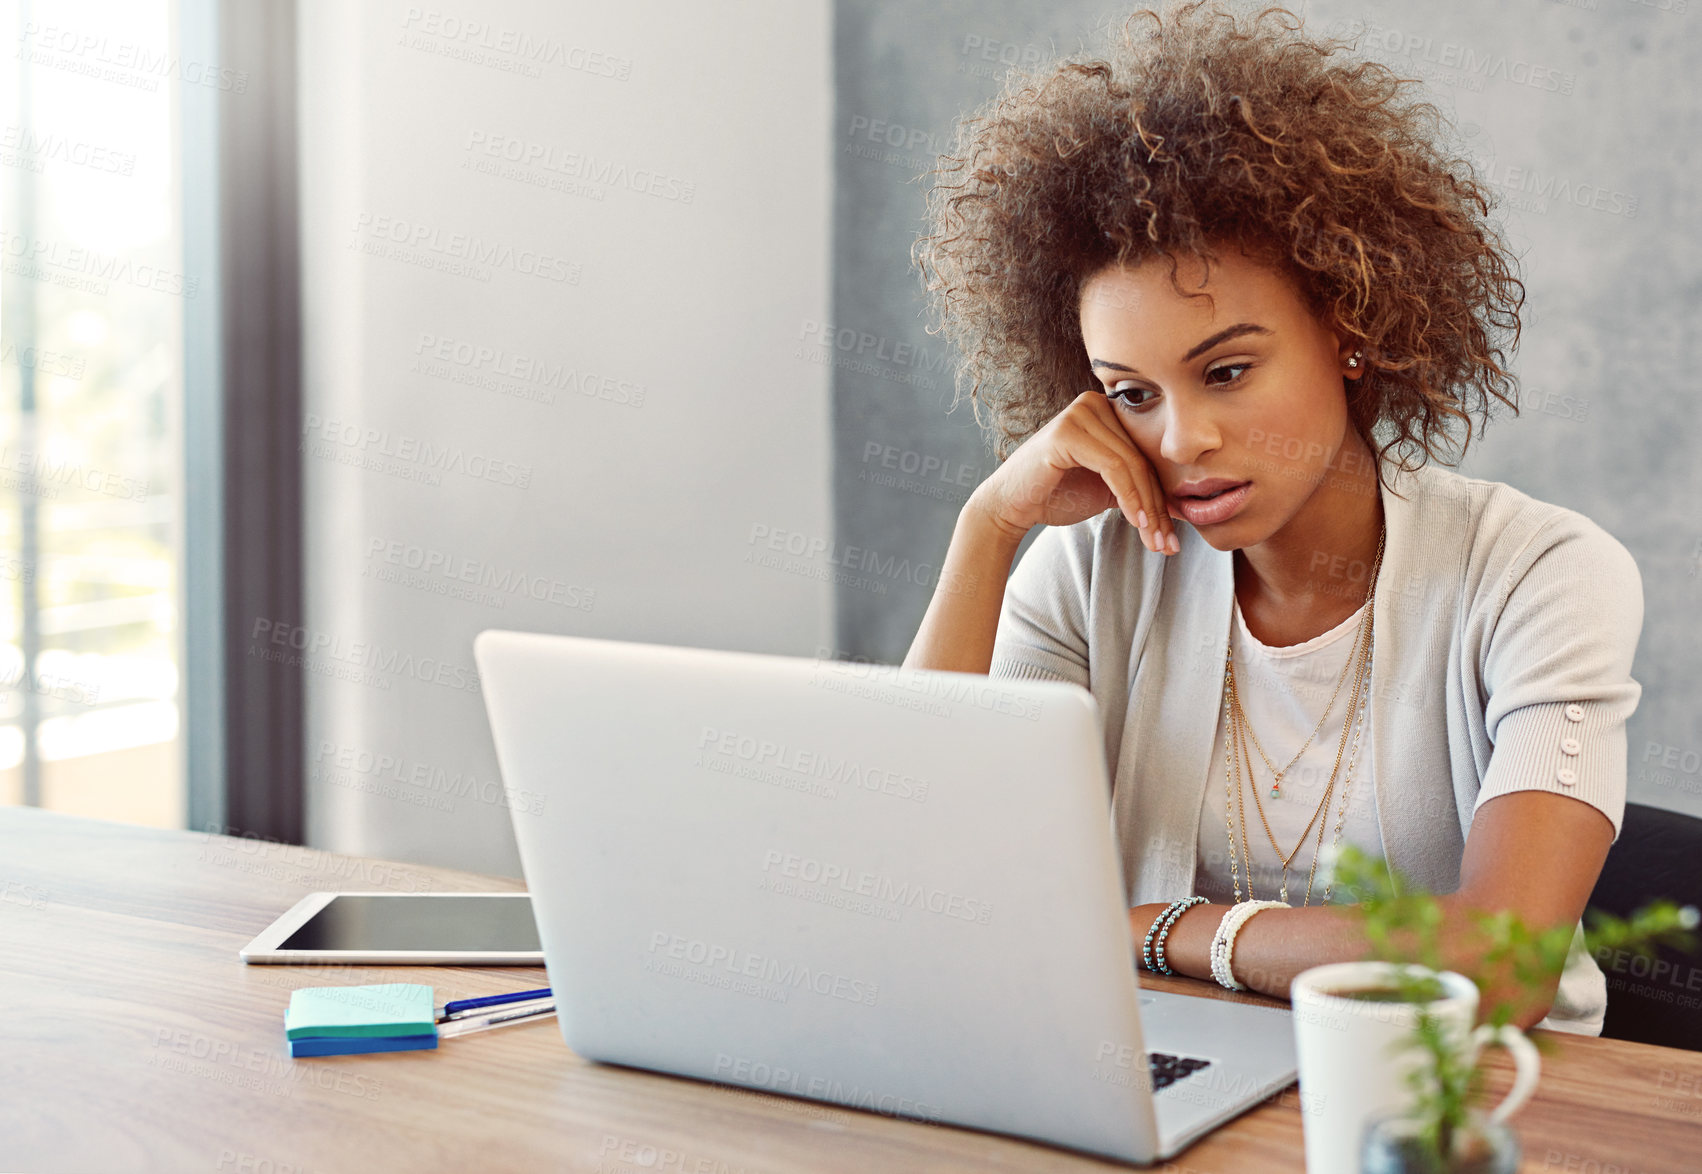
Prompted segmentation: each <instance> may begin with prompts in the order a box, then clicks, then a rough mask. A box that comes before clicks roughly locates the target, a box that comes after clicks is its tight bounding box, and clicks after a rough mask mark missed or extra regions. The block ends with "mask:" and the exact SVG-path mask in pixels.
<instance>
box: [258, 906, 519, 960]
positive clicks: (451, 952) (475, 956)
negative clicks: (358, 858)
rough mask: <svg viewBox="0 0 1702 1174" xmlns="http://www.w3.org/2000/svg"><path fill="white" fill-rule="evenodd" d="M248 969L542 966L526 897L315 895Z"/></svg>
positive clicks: (262, 943) (271, 931)
mask: <svg viewBox="0 0 1702 1174" xmlns="http://www.w3.org/2000/svg"><path fill="white" fill-rule="evenodd" d="M239 953H240V955H241V957H242V960H243V961H244V962H297V963H300V962H362V963H377V964H380V965H382V964H385V963H390V964H393V965H416V966H417V965H431V964H434V965H448V966H542V965H543V964H544V952H543V948H542V947H541V946H540V945H539V944H538V926H537V923H536V922H534V921H533V920H532V898H531V897H530V896H528V895H527V894H526V893H309V894H308V895H307V896H305V897H303V898H302V899H301V900H299V901H297V902H296V903H295V907H294V908H292V909H291V910H290V911H289V912H288V913H286V914H284V915H283V916H282V917H280V918H278V920H276V921H274V922H273V923H272V924H271V925H269V926H267V927H266V928H265V930H263V931H262V932H261V933H260V935H259V936H258V937H256V938H255V939H254V940H253V941H252V942H249V943H248V945H246V946H244V947H243V948H242V950H241V951H240V952H239Z"/></svg>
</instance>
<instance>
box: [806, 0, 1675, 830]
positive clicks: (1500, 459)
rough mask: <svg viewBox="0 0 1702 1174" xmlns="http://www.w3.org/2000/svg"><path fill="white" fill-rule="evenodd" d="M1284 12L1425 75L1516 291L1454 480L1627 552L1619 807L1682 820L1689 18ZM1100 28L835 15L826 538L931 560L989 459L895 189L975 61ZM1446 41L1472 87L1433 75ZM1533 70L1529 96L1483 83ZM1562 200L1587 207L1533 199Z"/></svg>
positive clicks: (934, 142) (945, 119) (841, 613)
mask: <svg viewBox="0 0 1702 1174" xmlns="http://www.w3.org/2000/svg"><path fill="white" fill-rule="evenodd" d="M1294 7H1295V10H1296V11H1299V12H1301V13H1302V15H1304V16H1305V18H1306V22H1307V26H1308V28H1321V29H1323V30H1325V31H1329V32H1336V31H1346V30H1348V29H1349V27H1350V26H1351V25H1352V24H1353V23H1354V22H1359V24H1360V25H1362V26H1364V27H1365V29H1366V34H1367V35H1366V37H1365V40H1364V41H1363V42H1362V44H1363V46H1364V47H1365V49H1366V51H1367V52H1368V54H1369V55H1371V56H1373V57H1375V58H1377V59H1379V60H1382V61H1384V62H1386V63H1388V64H1390V65H1393V66H1397V67H1400V68H1401V70H1402V72H1404V73H1405V74H1406V75H1408V76H1417V77H1421V78H1423V79H1424V80H1425V81H1426V83H1427V89H1428V91H1429V97H1430V99H1431V100H1432V101H1434V102H1436V103H1437V104H1438V105H1439V106H1440V107H1441V108H1442V109H1443V110H1444V111H1446V112H1448V113H1449V114H1450V116H1451V117H1452V118H1453V119H1454V120H1455V121H1456V123H1457V125H1458V127H1459V129H1460V132H1461V134H1462V136H1464V142H1465V144H1466V149H1467V150H1468V151H1469V153H1470V154H1471V156H1472V157H1473V158H1474V160H1475V161H1476V162H1477V164H1478V165H1479V167H1480V170H1482V171H1485V172H1486V173H1487V175H1488V176H1489V178H1490V179H1491V180H1492V182H1494V183H1495V184H1496V185H1497V188H1498V191H1499V193H1500V194H1501V195H1502V196H1503V197H1504V198H1503V202H1502V210H1501V213H1500V215H1502V216H1503V217H1504V220H1505V224H1506V228H1507V231H1508V235H1509V237H1510V239H1511V241H1512V242H1513V244H1514V245H1515V247H1516V248H1517V250H1518V251H1519V252H1520V253H1521V255H1522V260H1523V265H1524V273H1523V277H1524V279H1525V281H1526V284H1527V287H1528V302H1527V311H1528V312H1527V313H1526V315H1525V326H1526V331H1525V335H1524V339H1523V342H1522V345H1521V348H1520V351H1519V354H1518V357H1517V360H1516V369H1517V371H1518V373H1519V375H1520V377H1521V379H1522V381H1523V385H1524V390H1525V398H1524V400H1523V403H1524V405H1525V407H1524V410H1523V411H1522V412H1521V414H1520V415H1519V416H1518V417H1517V418H1514V417H1513V416H1511V415H1506V416H1504V417H1502V418H1500V419H1497V420H1494V421H1492V422H1491V424H1490V426H1489V428H1488V429H1487V431H1486V433H1485V434H1484V436H1483V437H1482V438H1481V439H1474V440H1473V442H1472V445H1471V447H1470V449H1469V451H1468V454H1467V457H1466V459H1465V461H1464V462H1463V464H1462V465H1461V466H1460V470H1461V471H1462V472H1464V473H1466V474H1467V475H1470V476H1474V477H1482V478H1486V479H1490V480H1496V481H1505V482H1508V483H1510V484H1513V485H1515V486H1517V487H1518V488H1520V489H1522V490H1524V491H1525V492H1527V493H1529V494H1531V495H1532V496H1534V497H1537V498H1540V499H1543V500H1546V501H1551V502H1556V503H1558V504H1561V505H1565V506H1568V507H1570V508H1572V509H1575V510H1578V511H1580V512H1582V513H1584V514H1587V515H1588V516H1590V517H1591V518H1593V519H1595V520H1596V521H1597V522H1598V523H1599V524H1600V525H1602V526H1603V527H1604V528H1605V529H1607V530H1608V531H1609V532H1611V533H1612V534H1614V535H1615V536H1616V537H1618V538H1619V539H1620V541H1622V542H1623V543H1624V544H1625V545H1626V547H1627V548H1629V549H1630V551H1631V553H1632V554H1633V555H1634V556H1635V557H1636V559H1637V562H1638V565H1639V567H1640V568H1641V570H1642V574H1643V589H1644V598H1645V603H1646V607H1647V616H1646V620H1645V623H1644V630H1643V639H1642V643H1641V645H1640V647H1639V650H1638V656H1637V661H1636V666H1635V668H1634V670H1633V672H1634V675H1635V676H1636V678H1637V679H1638V680H1639V681H1640V682H1642V684H1643V687H1644V693H1643V700H1642V702H1641V704H1640V706H1639V708H1638V710H1637V712H1636V714H1635V715H1634V717H1633V718H1632V721H1631V725H1630V747H1631V753H1630V797H1631V799H1632V800H1633V801H1636V802H1642V803H1649V804H1652V805H1655V806H1659V807H1667V808H1671V809H1674V810H1679V811H1685V812H1688V813H1690V814H1693V815H1702V721H1699V719H1698V713H1699V711H1702V625H1699V624H1698V623H1697V622H1696V619H1695V615H1696V610H1697V606H1698V604H1699V603H1702V522H1698V521H1697V514H1696V509H1695V504H1694V503H1695V502H1696V501H1697V500H1698V499H1699V498H1702V465H1699V463H1698V462H1697V460H1696V458H1695V449H1694V446H1695V444H1696V441H1697V439H1698V435H1699V432H1698V414H1697V403H1698V398H1697V397H1698V391H1697V387H1696V381H1695V379H1694V368H1693V365H1692V363H1691V361H1690V359H1689V358H1688V357H1687V356H1686V355H1684V354H1683V353H1681V352H1682V348H1683V346H1684V343H1685V341H1686V340H1689V339H1694V338H1697V337H1702V331H1699V330H1698V329H1697V325H1698V323H1697V319H1698V316H1699V313H1702V288H1699V286H1698V280H1697V275H1698V273H1699V272H1702V265H1699V261H1702V240H1699V239H1698V235H1697V232H1696V227H1697V213H1696V204H1695V197H1694V193H1695V192H1696V190H1697V189H1698V186H1699V184H1702V155H1699V154H1698V152H1697V150H1696V148H1695V143H1696V142H1697V141H1698V131H1699V129H1702V128H1699V125H1698V123H1699V117H1698V116H1699V113H1702V89H1699V88H1698V87H1697V86H1696V85H1694V84H1693V81H1692V77H1693V74H1694V70H1695V67H1696V62H1697V61H1698V60H1699V59H1702V11H1697V10H1696V9H1695V6H1694V5H1691V6H1688V10H1686V11H1678V12H1675V11H1672V9H1674V8H1675V7H1684V6H1683V5H1682V4H1681V3H1679V2H1678V0H1655V2H1654V3H1649V4H1644V3H1638V2H1633V0H1584V2H1582V3H1578V4H1571V5H1566V4H1557V3H1553V2H1545V0H1498V2H1496V3H1490V4H1485V3H1481V2H1478V0H1439V2H1438V3H1434V4H1426V5H1424V6H1422V7H1420V6H1417V5H1408V4H1395V3H1390V2H1387V0H1379V2H1374V3H1361V4H1354V3H1334V2H1329V0H1314V2H1313V3H1310V4H1306V5H1304V6H1301V5H1298V4H1297V5H1295V6H1294ZM1126 12H1127V10H1126V9H1121V8H1119V9H1116V10H1112V9H1110V8H1108V7H1107V6H1105V5H1103V4H1093V3H1085V2H1083V0H1062V2H1058V3H1047V4H1035V3H1017V2H1013V0H996V2H991V3H976V4H974V5H969V4H961V3H959V4H948V5H928V6H926V7H924V6H920V5H915V4H911V3H906V2H904V0H837V3H836V5H835V14H834V76H835V81H836V93H835V102H834V110H835V113H834V122H833V126H832V132H831V133H832V142H833V146H834V151H835V158H836V159H837V160H838V169H837V184H836V187H835V192H834V224H833V233H834V237H833V241H834V247H833V320H834V323H835V324H836V325H837V326H838V327H840V328H841V329H840V330H839V331H837V332H836V333H835V334H834V335H833V336H832V338H833V343H834V346H833V347H832V348H830V349H829V351H828V353H831V355H832V359H833V363H834V366H833V418H834V432H833V443H834V448H835V461H834V483H833V490H834V521H835V532H836V534H837V536H838V540H839V542H840V543H841V544H842V545H843V546H844V547H845V548H847V549H849V548H851V547H857V548H860V549H863V550H868V551H874V552H878V553H879V556H880V557H881V558H883V559H890V560H891V561H892V563H893V565H895V566H898V565H903V560H908V561H909V563H910V564H911V565H915V566H919V567H922V568H924V569H927V568H937V566H938V563H939V560H940V558H941V556H942V555H943V554H944V552H945V549H946V547H947V545H948V543H949V539H950V537H951V530H952V524H953V522H954V520H955V518H956V516H957V510H958V508H959V507H960V506H961V504H962V502H963V500H964V498H965V497H966V496H967V495H968V493H969V491H970V490H971V489H973V487H974V485H975V484H977V483H978V482H979V481H980V480H981V479H982V478H984V477H985V476H986V474H987V473H989V472H991V470H992V468H993V467H994V462H993V459H992V456H991V450H990V448H988V447H987V446H986V445H985V444H984V443H983V440H982V438H981V436H980V433H979V430H978V429H977V428H976V427H975V425H974V423H973V420H972V419H971V413H970V408H969V405H968V404H967V403H965V404H964V405H962V406H960V407H959V408H958V410H957V411H956V412H955V413H953V414H951V415H949V416H948V415H947V414H946V412H945V407H946V405H948V404H949V403H950V401H951V368H950V357H949V356H948V355H946V354H945V353H944V352H943V350H942V348H941V345H940V344H939V343H938V342H937V341H936V340H934V339H932V338H930V337H929V336H928V335H927V334H925V333H924V331H923V329H922V321H921V319H920V318H919V317H918V315H919V314H920V313H921V312H922V294H921V287H920V282H919V279H918V277H917V275H916V273H915V271H914V270H913V269H911V268H910V266H909V259H908V258H909V245H910V243H911V241H912V240H913V239H914V238H915V236H916V234H917V232H918V229H919V226H920V216H921V214H922V207H923V203H922V201H923V191H924V187H923V183H922V182H918V181H914V177H915V176H916V175H917V174H918V173H920V172H922V171H924V170H926V169H927V168H929V167H931V166H932V165H933V155H934V153H935V151H937V150H938V149H939V148H941V147H942V146H943V145H944V144H946V143H947V142H949V139H950V134H951V129H952V124H953V120H954V119H955V118H956V117H957V116H958V115H959V114H960V113H961V112H963V111H966V110H968V109H969V108H970V107H972V106H974V105H975V104H977V103H978V102H979V101H981V100H982V99H984V98H985V97H988V96H990V95H991V94H992V93H993V92H995V90H996V86H997V82H998V81H999V80H1000V78H1001V77H1002V74H1003V69H1004V66H1002V65H1001V64H999V62H998V60H997V59H998V58H1000V57H1003V58H1004V59H1006V60H1010V59H1016V60H1025V59H1026V60H1033V59H1035V58H1036V57H1038V56H1041V55H1050V54H1051V52H1052V50H1053V48H1054V47H1056V48H1057V49H1058V50H1059V51H1062V52H1073V51H1074V50H1075V49H1077V48H1078V46H1079V45H1080V43H1081V38H1082V36H1083V34H1084V33H1085V32H1086V31H1088V30H1090V29H1092V28H1094V27H1095V26H1097V25H1099V24H1100V23H1101V21H1102V20H1103V19H1104V18H1105V17H1107V16H1111V15H1113V13H1114V14H1115V18H1116V19H1119V20H1120V19H1121V18H1122V16H1123V15H1125V14H1126ZM1466 50H1469V51H1470V57H1471V58H1472V59H1474V60H1478V61H1483V62H1485V63H1486V64H1485V68H1484V69H1483V70H1482V71H1480V72H1477V73H1470V72H1461V71H1459V70H1457V69H1454V70H1450V69H1447V68H1445V67H1444V66H1443V65H1441V64H1440V63H1442V62H1450V63H1451V62H1454V61H1456V60H1459V59H1462V58H1465V57H1466V56H1467V53H1466ZM989 55H990V56H992V57H994V58H995V60H993V61H989V60H987V56H989ZM1531 66H1537V67H1540V68H1539V69H1538V70H1537V71H1535V74H1534V76H1536V77H1538V78H1539V79H1540V80H1541V82H1542V86H1539V87H1533V86H1531V85H1529V84H1524V85H1521V84H1519V83H1518V82H1516V81H1513V80H1508V75H1512V76H1514V77H1520V78H1523V77H1526V76H1529V75H1531V71H1530V67H1531ZM1550 79H1553V83H1554V85H1555V87H1556V88H1555V89H1552V90H1551V89H1548V88H1545V87H1546V85H1547V84H1548V82H1549V80H1550ZM894 128H899V129H894ZM1586 185H1587V186H1586ZM1560 190H1568V191H1571V192H1573V193H1585V194H1584V195H1583V196H1582V197H1581V198H1582V199H1583V200H1584V201H1586V203H1585V204H1584V205H1582V206H1580V204H1578V203H1574V202H1571V201H1569V200H1568V199H1566V198H1564V196H1557V195H1554V194H1547V195H1545V194H1543V193H1545V192H1547V193H1555V192H1556V191H1560ZM1594 190H1600V191H1602V192H1603V193H1604V197H1603V199H1601V200H1600V201H1599V205H1600V206H1598V207H1592V206H1589V203H1588V201H1590V199H1591V196H1592V195H1593V191H1594ZM906 470H909V471H910V473H909V475H908V476H906V475H905V471H906ZM1031 540H1032V536H1031ZM930 588H931V579H930V578H929V576H928V575H927V574H918V575H915V576H913V577H912V578H911V579H909V580H906V581H901V582H891V583H881V584H854V585H849V586H842V587H841V589H840V593H839V599H838V617H837V618H838V627H837V633H838V635H837V642H838V645H839V647H840V648H842V649H843V650H845V651H847V652H849V653H853V654H856V655H859V656H866V657H870V658H873V659H875V660H880V661H888V662H897V661H900V660H902V659H903V657H904V653H905V651H906V649H907V648H908V647H909V644H910V641H911V639H912V638H913V636H914V634H915V632H916V628H917V626H918V625H919V624H920V622H921V618H922V614H923V612H924V611H925V609H926V607H927V604H928V599H929V596H930V594H931V590H930Z"/></svg>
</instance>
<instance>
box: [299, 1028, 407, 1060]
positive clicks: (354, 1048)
mask: <svg viewBox="0 0 1702 1174" xmlns="http://www.w3.org/2000/svg"><path fill="white" fill-rule="evenodd" d="M435 1047H437V1035H436V1033H433V1034H431V1035H369V1036H365V1037H363V1038H360V1039H355V1038H341V1039H335V1038H334V1039H292V1040H291V1041H290V1055H291V1056H292V1057H295V1056H353V1055H357V1054H359V1053H362V1052H418V1051H423V1050H428V1049H431V1048H435Z"/></svg>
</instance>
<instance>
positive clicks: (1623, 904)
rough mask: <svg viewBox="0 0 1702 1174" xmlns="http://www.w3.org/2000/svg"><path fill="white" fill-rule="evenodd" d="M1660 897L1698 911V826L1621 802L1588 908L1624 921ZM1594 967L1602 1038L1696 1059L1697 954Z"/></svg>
mask: <svg viewBox="0 0 1702 1174" xmlns="http://www.w3.org/2000/svg"><path fill="white" fill-rule="evenodd" d="M1663 897H1664V898H1666V899H1668V900H1671V901H1675V902H1677V903H1678V904H1679V905H1681V906H1682V905H1695V906H1696V907H1697V908H1699V909H1702V819H1692V818H1691V817H1690V816H1688V815H1680V814H1678V813H1677V812H1673V811H1664V810H1662V809H1661V808H1659V807H1645V806H1644V805H1642V804H1641V803H1627V804H1626V805H1625V821H1624V824H1623V825H1622V826H1621V828H1620V832H1619V841H1618V842H1617V843H1615V844H1614V846H1613V848H1612V849H1611V850H1610V851H1609V852H1608V854H1607V864H1606V865H1604V866H1603V867H1602V875H1601V878H1600V879H1599V880H1597V881H1596V888H1595V891H1594V892H1593V893H1591V894H1590V907H1591V908H1593V909H1600V910H1601V911H1602V912H1604V913H1611V914H1613V915H1614V916H1616V917H1626V916H1629V915H1630V913H1631V912H1632V911H1633V910H1634V909H1636V908H1638V907H1639V906H1641V905H1646V904H1648V903H1649V902H1650V901H1654V900H1658V899H1660V898H1663ZM1596 963H1597V965H1599V966H1600V967H1601V968H1602V973H1603V974H1605V975H1606V976H1607V1019H1606V1021H1605V1022H1604V1024H1603V1026H1602V1034H1603V1035H1604V1036H1609V1037H1612V1038H1614V1039H1628V1040H1636V1041H1637V1042H1639V1043H1646V1044H1662V1045H1665V1046H1666V1047H1669V1048H1687V1049H1689V1050H1691V1051H1698V1052H1702V951H1699V952H1698V953H1695V954H1684V953H1681V952H1680V951H1678V950H1673V949H1669V948H1667V947H1661V948H1659V949H1658V950H1657V951H1656V952H1655V955H1654V957H1653V959H1652V960H1651V959H1645V958H1639V957H1636V956H1634V955H1631V954H1628V953H1624V952H1620V953H1618V954H1612V953H1604V954H1598V955H1597V957H1596Z"/></svg>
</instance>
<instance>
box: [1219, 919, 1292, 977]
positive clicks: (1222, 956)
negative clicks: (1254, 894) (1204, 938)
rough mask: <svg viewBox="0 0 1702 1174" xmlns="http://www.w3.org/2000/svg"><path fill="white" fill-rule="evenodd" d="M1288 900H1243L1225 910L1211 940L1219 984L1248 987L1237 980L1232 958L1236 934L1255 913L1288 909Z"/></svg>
mask: <svg viewBox="0 0 1702 1174" xmlns="http://www.w3.org/2000/svg"><path fill="white" fill-rule="evenodd" d="M1289 907H1290V906H1289V904H1288V902H1287V901H1242V902H1241V903H1240V904H1238V905H1231V906H1230V907H1229V908H1228V909H1227V910H1225V912H1224V914H1223V917H1222V918H1221V919H1220V920H1219V921H1218V923H1217V933H1216V934H1214V935H1212V940H1211V976H1212V977H1213V978H1215V979H1217V981H1218V985H1220V986H1222V987H1224V988H1225V989H1227V990H1232V991H1244V990H1246V989H1247V988H1246V987H1244V986H1242V985H1241V984H1240V983H1238V982H1236V981H1235V972H1234V970H1233V968H1232V965H1231V963H1232V960H1233V959H1234V956H1235V935H1237V934H1239V933H1240V932H1241V927H1242V926H1244V925H1246V924H1247V922H1248V921H1249V920H1250V919H1251V918H1252V916H1253V914H1255V913H1261V912H1263V911H1264V910H1266V909H1287V908H1289Z"/></svg>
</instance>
